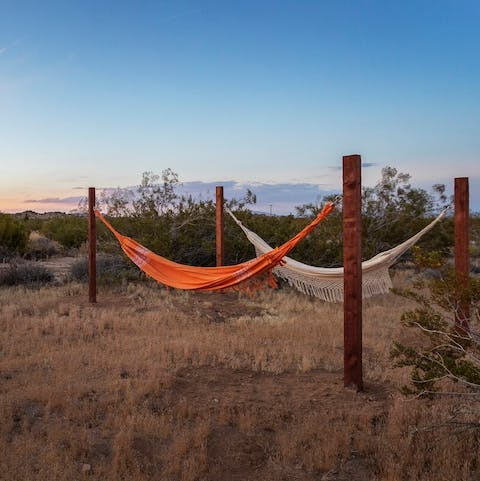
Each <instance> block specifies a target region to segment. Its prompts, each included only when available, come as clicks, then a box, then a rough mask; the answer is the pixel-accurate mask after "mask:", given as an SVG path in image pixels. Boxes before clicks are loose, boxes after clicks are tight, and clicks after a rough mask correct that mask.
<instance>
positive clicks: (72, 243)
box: [40, 215, 88, 249]
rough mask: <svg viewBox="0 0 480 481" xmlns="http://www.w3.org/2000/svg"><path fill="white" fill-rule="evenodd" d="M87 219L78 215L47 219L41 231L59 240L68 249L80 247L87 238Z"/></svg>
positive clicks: (50, 237)
mask: <svg viewBox="0 0 480 481" xmlns="http://www.w3.org/2000/svg"><path fill="white" fill-rule="evenodd" d="M87 227H88V223H87V219H86V218H85V217H77V216H72V215H70V216H68V215H65V216H61V217H54V218H52V219H49V220H47V221H46V222H45V223H44V224H43V225H42V227H41V228H40V232H41V233H42V234H43V235H44V236H46V237H48V238H49V239H52V240H54V241H57V242H59V243H60V244H61V245H62V246H63V247H65V248H66V249H72V248H79V247H80V246H81V245H82V244H84V243H85V242H86V240H87V236H88V233H87Z"/></svg>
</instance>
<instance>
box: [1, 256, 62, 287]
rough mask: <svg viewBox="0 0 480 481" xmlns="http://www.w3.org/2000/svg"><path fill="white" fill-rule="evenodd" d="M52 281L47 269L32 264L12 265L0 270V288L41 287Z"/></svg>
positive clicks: (51, 275)
mask: <svg viewBox="0 0 480 481" xmlns="http://www.w3.org/2000/svg"><path fill="white" fill-rule="evenodd" d="M54 279H55V277H54V275H53V273H52V272H51V271H50V270H49V269H47V268H46V267H45V266H42V265H40V264H37V263H34V262H20V263H13V264H10V265H9V266H8V267H5V268H2V269H1V270H0V286H19V285H27V286H32V285H41V284H48V283H51V282H53V281H54Z"/></svg>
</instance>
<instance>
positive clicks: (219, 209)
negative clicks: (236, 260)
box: [215, 185, 225, 266]
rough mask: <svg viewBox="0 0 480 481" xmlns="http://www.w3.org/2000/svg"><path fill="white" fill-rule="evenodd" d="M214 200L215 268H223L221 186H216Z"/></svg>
mask: <svg viewBox="0 0 480 481" xmlns="http://www.w3.org/2000/svg"><path fill="white" fill-rule="evenodd" d="M215 198H216V229H215V232H216V253H217V256H216V259H217V266H223V264H224V262H225V258H224V257H225V253H224V248H225V243H224V237H223V231H224V218H223V186H221V185H217V187H216V189H215Z"/></svg>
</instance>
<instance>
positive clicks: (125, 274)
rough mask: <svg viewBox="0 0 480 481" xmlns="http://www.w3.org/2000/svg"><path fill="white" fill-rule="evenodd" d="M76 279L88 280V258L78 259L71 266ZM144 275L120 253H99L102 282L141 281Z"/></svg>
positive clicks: (98, 277)
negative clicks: (119, 254)
mask: <svg viewBox="0 0 480 481" xmlns="http://www.w3.org/2000/svg"><path fill="white" fill-rule="evenodd" d="M70 277H71V279H72V280H74V281H80V282H86V280H87V279H88V262H87V258H85V257H84V258H81V259H78V261H76V262H74V263H73V264H72V266H71V268H70ZM143 278H144V275H143V274H142V273H141V271H139V270H138V269H137V268H136V267H135V266H134V265H133V264H132V263H131V262H130V261H129V260H128V259H125V258H123V257H121V256H118V255H105V254H104V255H99V256H98V257H97V281H98V282H99V283H101V284H115V283H118V282H123V281H139V280H141V279H143Z"/></svg>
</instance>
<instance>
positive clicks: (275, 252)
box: [95, 203, 334, 291]
mask: <svg viewBox="0 0 480 481" xmlns="http://www.w3.org/2000/svg"><path fill="white" fill-rule="evenodd" d="M333 209H334V205H333V204H332V203H328V204H327V205H325V207H324V208H323V210H322V211H321V212H320V214H318V216H317V217H316V218H315V219H314V220H313V222H311V223H310V224H309V225H308V226H306V227H305V228H304V229H302V230H301V231H300V232H299V233H298V234H297V235H296V236H295V237H293V238H292V239H290V240H289V241H287V242H285V244H283V245H281V246H280V247H277V248H276V249H269V251H268V252H265V253H264V254H262V255H261V256H259V257H256V258H254V259H251V260H249V261H247V262H243V263H242V264H236V265H233V266H221V267H195V266H188V265H185V264H178V263H176V262H173V261H170V260H168V259H165V258H164V257H161V256H159V255H157V254H155V253H154V252H152V251H150V250H149V249H147V248H146V247H144V246H142V245H141V244H139V243H138V242H137V241H135V240H133V239H131V238H130V237H127V236H124V235H122V234H120V233H119V232H117V231H116V230H115V229H114V228H113V227H112V225H111V224H110V223H109V222H108V221H107V220H106V219H105V218H104V217H103V216H102V214H100V212H98V211H95V215H96V216H97V217H98V218H99V219H100V220H101V221H102V222H103V223H104V224H105V225H106V226H107V227H108V229H110V231H111V232H112V233H113V234H114V235H115V237H116V238H117V240H118V241H119V243H120V245H121V247H122V249H123V251H124V252H125V254H127V256H128V257H129V258H130V259H131V260H132V261H133V262H134V263H135V264H136V265H137V266H138V267H139V268H140V269H141V270H142V271H143V272H145V274H147V275H148V276H150V277H153V279H155V280H156V281H158V282H160V283H162V284H165V285H167V286H170V287H174V288H176V289H188V290H196V291H216V290H221V289H226V288H228V287H233V286H236V285H238V284H240V283H241V282H243V281H246V280H248V279H251V278H253V277H254V276H257V275H259V274H262V273H264V272H267V271H270V270H271V269H272V268H273V267H275V266H276V265H278V264H279V263H281V262H282V259H283V258H284V257H285V256H286V255H287V254H288V252H290V251H291V250H292V249H293V248H294V247H295V246H296V245H297V244H298V243H299V242H300V241H301V240H302V239H303V238H304V237H306V236H307V235H308V234H309V233H310V232H312V230H313V229H315V227H316V226H317V225H318V224H319V223H320V222H321V221H322V220H323V219H325V218H326V217H327V216H328V214H330V212H331V211H332V210H333Z"/></svg>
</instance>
